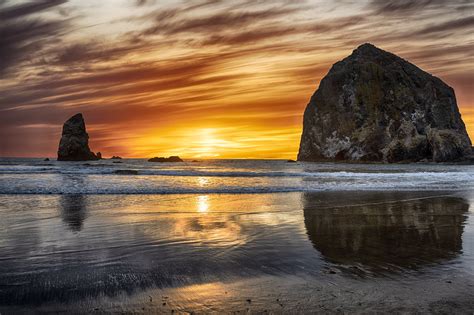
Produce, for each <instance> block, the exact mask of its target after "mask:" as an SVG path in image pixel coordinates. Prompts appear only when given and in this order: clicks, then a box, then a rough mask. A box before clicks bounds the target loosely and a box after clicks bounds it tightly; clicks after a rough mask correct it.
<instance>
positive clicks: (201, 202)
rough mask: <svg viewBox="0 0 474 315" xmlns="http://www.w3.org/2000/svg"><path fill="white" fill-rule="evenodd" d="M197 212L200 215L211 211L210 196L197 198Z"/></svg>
mask: <svg viewBox="0 0 474 315" xmlns="http://www.w3.org/2000/svg"><path fill="white" fill-rule="evenodd" d="M197 198H198V200H197V210H198V212H200V213H207V212H208V211H209V196H205V195H203V196H198V197H197Z"/></svg>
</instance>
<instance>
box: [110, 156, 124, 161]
mask: <svg viewBox="0 0 474 315" xmlns="http://www.w3.org/2000/svg"><path fill="white" fill-rule="evenodd" d="M110 159H112V160H121V159H122V158H121V157H120V156H117V155H114V156H112V157H111V158H110Z"/></svg>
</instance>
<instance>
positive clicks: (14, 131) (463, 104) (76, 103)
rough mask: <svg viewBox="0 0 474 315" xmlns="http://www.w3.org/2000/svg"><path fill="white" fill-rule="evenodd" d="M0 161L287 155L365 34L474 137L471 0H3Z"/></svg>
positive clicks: (473, 17) (473, 18)
mask: <svg viewBox="0 0 474 315" xmlns="http://www.w3.org/2000/svg"><path fill="white" fill-rule="evenodd" d="M0 21H1V23H0V156H13V157H55V156H56V152H57V146H58V143H59V139H60V136H61V129H62V124H63V123H64V121H66V120H67V119H68V118H69V117H71V116H72V115H74V114H76V113H79V112H81V113H83V115H84V117H85V121H86V125H87V131H88V133H89V136H90V142H89V144H90V147H91V149H92V150H93V151H95V152H97V151H101V152H102V154H103V156H105V157H110V156H112V155H120V156H123V157H153V156H169V155H179V156H181V157H184V158H284V159H286V158H295V157H296V154H297V151H298V146H299V140H300V136H301V129H302V116H303V111H304V108H305V107H306V105H307V103H308V101H309V98H310V97H311V95H312V94H313V93H314V91H315V90H316V89H317V87H318V85H319V82H320V80H321V79H322V78H323V77H324V75H325V74H326V73H327V72H328V70H329V68H330V67H331V65H332V64H334V63H335V62H337V61H338V60H340V59H342V58H344V57H345V56H347V55H349V54H350V53H351V52H352V50H354V49H355V48H356V47H357V46H359V45H360V44H363V43H365V42H370V43H372V44H374V45H376V46H378V47H379V48H382V49H384V50H387V51H390V52H392V53H395V54H397V55H399V56H401V57H402V58H405V59H407V60H409V61H410V62H412V63H414V64H416V65H417V66H419V67H420V68H422V69H423V70H425V71H428V72H430V73H432V74H433V75H435V76H438V77H440V78H441V79H443V80H444V81H445V82H446V83H448V84H449V85H450V86H452V87H453V88H454V90H455V92H456V97H457V101H458V106H459V108H460V111H461V113H462V117H463V120H464V122H465V124H466V126H467V129H468V132H469V134H470V137H471V139H474V1H472V0H450V1H445V0H412V1H408V0H394V1H384V0H360V1H356V0H314V1H309V0H308V1H291V0H273V1H266V0H232V1H231V0H228V1H227V0H195V1H178V0H175V1H171V0H155V1H153V0H103V1H96V0H69V1H67V0H35V1H33V0H30V1H9V0H0Z"/></svg>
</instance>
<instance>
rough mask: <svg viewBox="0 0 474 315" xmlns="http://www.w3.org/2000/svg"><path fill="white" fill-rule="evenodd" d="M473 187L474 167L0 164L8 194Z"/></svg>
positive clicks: (0, 184) (0, 189) (0, 181)
mask: <svg viewBox="0 0 474 315" xmlns="http://www.w3.org/2000/svg"><path fill="white" fill-rule="evenodd" d="M117 171H136V174H131V173H130V172H129V174H127V175H122V174H118V173H117ZM119 173H120V172H119ZM122 173H123V172H122ZM133 173H135V172H133ZM473 183H474V167H473V166H469V165H465V166H461V165H432V164H428V165H421V164H413V165H361V164H356V165H350V164H315V163H298V164H290V163H286V162H284V161H248V160H243V161H241V160H233V161H232V160H227V161H207V162H203V163H198V164H197V163H169V164H155V163H148V162H146V161H144V160H132V161H124V162H123V163H120V164H113V163H112V162H111V161H101V162H100V163H95V164H94V163H80V162H79V163H60V162H53V163H51V164H47V165H45V164H44V163H40V162H38V161H28V160H26V161H25V160H22V161H15V162H14V163H10V164H8V163H1V162H0V194H184V193H186V194H189V193H191V194H211V193H276V192H294V191H299V192H305V191H327V190H342V191H348V190H464V189H472V188H474V184H473Z"/></svg>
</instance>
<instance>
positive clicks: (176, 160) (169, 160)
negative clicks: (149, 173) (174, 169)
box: [148, 156, 183, 163]
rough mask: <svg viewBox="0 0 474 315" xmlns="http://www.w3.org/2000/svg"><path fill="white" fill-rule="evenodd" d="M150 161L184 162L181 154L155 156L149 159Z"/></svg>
mask: <svg viewBox="0 0 474 315" xmlns="http://www.w3.org/2000/svg"><path fill="white" fill-rule="evenodd" d="M148 162H160V163H163V162H183V160H181V159H180V157H179V156H170V157H168V158H165V157H154V158H151V159H149V160H148Z"/></svg>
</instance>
